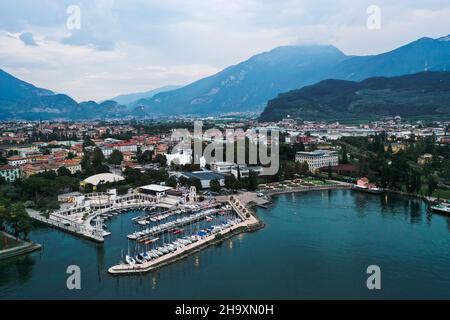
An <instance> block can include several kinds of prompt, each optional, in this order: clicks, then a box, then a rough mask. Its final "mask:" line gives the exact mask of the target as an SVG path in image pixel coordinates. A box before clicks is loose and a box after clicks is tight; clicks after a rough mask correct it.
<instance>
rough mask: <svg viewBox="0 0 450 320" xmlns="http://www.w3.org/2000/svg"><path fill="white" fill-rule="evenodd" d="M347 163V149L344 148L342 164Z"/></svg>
mask: <svg viewBox="0 0 450 320" xmlns="http://www.w3.org/2000/svg"><path fill="white" fill-rule="evenodd" d="M347 163H348V154H347V147H346V146H344V147H343V148H342V164H347Z"/></svg>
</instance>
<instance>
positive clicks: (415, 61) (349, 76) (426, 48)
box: [328, 36, 450, 81]
mask: <svg viewBox="0 0 450 320" xmlns="http://www.w3.org/2000/svg"><path fill="white" fill-rule="evenodd" d="M449 39H450V36H449V37H443V38H439V39H432V38H421V39H419V40H417V41H414V42H412V43H409V44H407V45H405V46H402V47H400V48H398V49H395V50H393V51H390V52H387V53H383V54H379V55H375V56H360V57H351V58H349V59H346V60H345V61H343V62H341V63H339V64H338V65H337V66H336V67H335V68H334V70H332V72H331V74H330V75H329V76H328V78H330V79H342V80H352V81H361V80H364V79H367V78H370V77H377V76H383V77H394V76H400V75H405V74H413V73H417V72H422V71H424V70H429V71H443V70H450V69H449V68H450V41H449Z"/></svg>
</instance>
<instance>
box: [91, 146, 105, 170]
mask: <svg viewBox="0 0 450 320" xmlns="http://www.w3.org/2000/svg"><path fill="white" fill-rule="evenodd" d="M91 161H92V166H93V167H94V168H95V167H99V166H101V165H102V164H103V162H104V161H105V156H104V155H103V152H102V150H101V149H100V148H99V147H96V148H95V149H94V151H93V152H92V156H91Z"/></svg>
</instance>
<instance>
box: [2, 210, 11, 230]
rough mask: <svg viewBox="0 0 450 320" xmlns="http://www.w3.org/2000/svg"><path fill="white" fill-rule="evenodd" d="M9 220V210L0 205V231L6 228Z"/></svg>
mask: <svg viewBox="0 0 450 320" xmlns="http://www.w3.org/2000/svg"><path fill="white" fill-rule="evenodd" d="M8 220H9V215H8V210H7V209H6V208H5V206H4V205H0V231H2V230H5V229H6V225H7V223H8Z"/></svg>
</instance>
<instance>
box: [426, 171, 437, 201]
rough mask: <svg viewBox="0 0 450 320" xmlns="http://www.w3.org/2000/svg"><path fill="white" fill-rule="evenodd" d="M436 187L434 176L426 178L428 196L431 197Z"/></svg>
mask: <svg viewBox="0 0 450 320" xmlns="http://www.w3.org/2000/svg"><path fill="white" fill-rule="evenodd" d="M437 187H438V183H437V179H436V177H435V176H430V177H429V178H428V196H429V197H431V196H432V195H433V192H434V191H436V189H437Z"/></svg>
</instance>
